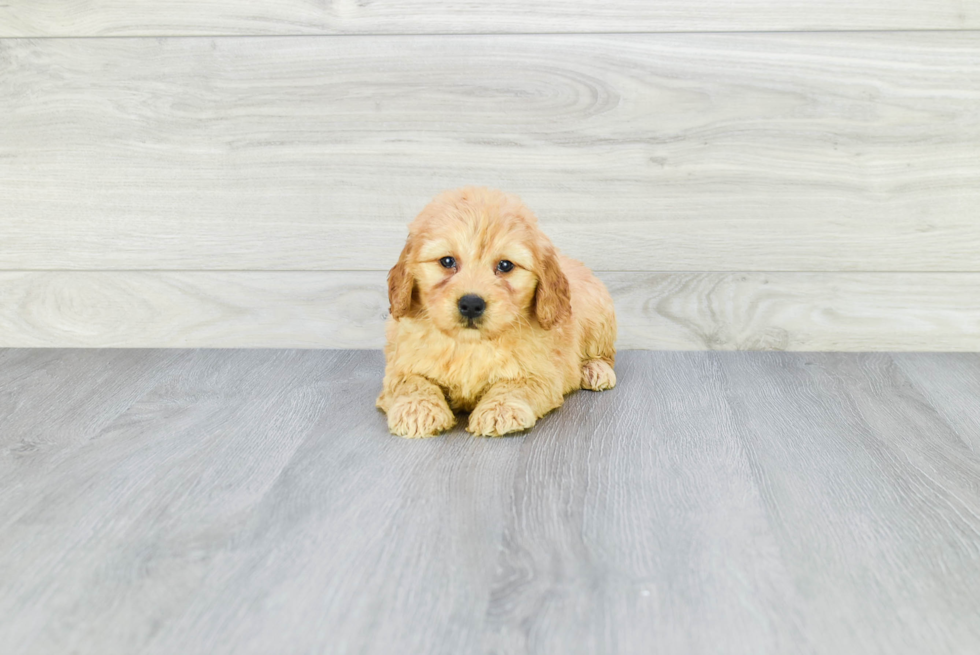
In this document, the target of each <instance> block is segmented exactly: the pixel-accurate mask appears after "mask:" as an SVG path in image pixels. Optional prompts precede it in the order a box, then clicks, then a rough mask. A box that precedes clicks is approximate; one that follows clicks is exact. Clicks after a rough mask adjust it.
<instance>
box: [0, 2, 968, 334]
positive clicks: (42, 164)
mask: <svg viewBox="0 0 980 655" xmlns="http://www.w3.org/2000/svg"><path fill="white" fill-rule="evenodd" d="M859 4H860V5H861V6H860V7H857V6H852V4H850V3H846V4H845V3H842V2H823V3H818V2H790V3H785V2H784V3H776V2H774V1H773V2H764V1H762V0H756V1H753V2H742V3H736V4H735V5H733V4H732V3H727V2H726V3H721V2H720V0H699V1H697V2H683V3H682V2H679V1H678V0H674V1H672V2H661V3H646V2H642V3H641V2H635V1H630V2H613V3H586V2H571V3H569V2H562V3H558V2H552V1H551V0H538V1H536V2H524V3H509V4H508V3H507V2H503V3H494V4H493V5H479V4H473V3H463V4H458V5H457V4H456V3H432V2H422V0H415V1H413V2H409V1H403V2H395V3H384V4H381V3H349V4H348V3H332V4H331V3H327V4H326V6H325V5H323V4H321V3H308V2H299V1H292V2H272V1H271V0H270V1H266V2H248V1H242V2H235V3H232V2H227V1H211V2H195V3H190V2H150V1H147V0H143V1H142V2H136V3H125V4H124V3H114V2H68V3H64V2H60V3H53V2H26V1H14V2H8V3H5V4H4V5H3V6H2V7H0V36H5V37H8V38H0V117H2V120H0V271H3V272H0V345H4V346H31V345H35V346H68V345H77V346H125V347H130V346H217V347H221V346H250V347H261V346H269V347H288V346H305V347H378V346H380V343H381V334H382V332H381V326H382V322H383V318H384V312H385V307H386V302H385V299H384V283H383V279H384V274H383V271H384V270H386V269H387V268H388V267H389V266H390V265H391V263H392V262H393V261H394V259H395V257H396V256H397V252H398V250H399V248H400V246H401V243H402V240H403V239H404V235H405V224H406V223H407V222H408V220H410V219H411V218H412V217H413V216H414V214H415V213H416V212H417V211H418V210H419V209H420V208H421V207H422V206H423V205H424V204H425V202H426V201H427V200H428V199H429V197H431V196H432V195H434V194H435V193H437V192H438V191H440V190H442V189H445V188H451V187H456V186H460V185H462V184H487V185H491V186H498V187H500V188H504V189H506V190H508V191H512V192H515V193H519V194H520V195H522V196H523V197H524V198H525V200H526V201H527V202H528V204H529V205H530V206H531V207H532V208H533V209H534V210H535V211H536V212H537V213H538V215H539V217H540V219H541V222H542V225H543V226H544V227H545V229H546V231H548V232H549V233H550V234H551V235H552V237H553V239H554V241H555V242H556V243H557V244H558V245H559V246H560V247H562V249H563V250H565V251H566V252H568V253H569V254H571V255H573V256H576V257H578V258H580V259H582V260H584V261H585V262H586V263H587V264H589V265H590V266H592V267H593V268H594V269H596V270H597V271H600V274H601V275H602V276H603V278H604V279H606V281H607V283H608V284H609V286H610V289H611V290H612V292H613V294H614V296H615V298H616V301H617V308H618V312H619V315H620V322H621V325H622V328H621V332H622V336H621V340H620V347H623V348H684V349H690V348H780V349H796V350H807V349H809V350H903V349H910V350H912V349H914V350H980V111H978V107H980V31H973V30H980V18H978V17H980V2H920V3H900V5H902V6H898V5H896V4H895V3H883V2H879V3H859ZM905 5H907V6H905ZM488 7H492V8H493V11H490V9H488ZM926 28H928V29H931V30H934V31H921V30H922V29H926ZM765 30H792V32H789V33H786V32H779V33H775V32H772V33H765V32H764V31H765ZM814 30H829V31H822V32H815V31H814ZM854 30H871V31H863V32H858V31H854ZM895 30H914V31H895ZM678 31H680V32H684V33H665V32H678ZM717 31H721V32H722V33H708V32H717ZM599 32H632V33H630V34H599ZM339 33H343V34H347V35H346V36H338V35H337V34H339ZM200 35H214V36H200ZM241 35H250V36H241ZM286 35H291V36H288V38H287V37H286ZM65 36H70V37H84V38H61V37H65ZM108 36H128V37H132V38H106V37H108ZM9 37H31V38H9ZM164 37H165V38H164Z"/></svg>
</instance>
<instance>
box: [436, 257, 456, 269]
mask: <svg viewBox="0 0 980 655" xmlns="http://www.w3.org/2000/svg"><path fill="white" fill-rule="evenodd" d="M439 263H440V264H442V267H443V268H456V260H455V259H454V258H452V257H443V258H442V259H440V260H439Z"/></svg>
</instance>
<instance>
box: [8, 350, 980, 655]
mask: <svg viewBox="0 0 980 655" xmlns="http://www.w3.org/2000/svg"><path fill="white" fill-rule="evenodd" d="M382 364H383V363H382V357H381V354H380V353H378V352H349V351H261V350H260V351H229V350H224V351H207V350H205V351H140V350H133V351H96V350H87V351H71V350H42V351H36V350H35V351H17V350H7V351H0V389H3V393H2V394H0V453H2V457H0V479H2V480H4V484H3V486H2V487H0V528H2V529H0V582H2V584H0V640H2V642H3V643H4V645H5V648H4V651H5V653H9V654H10V655H21V654H34V653H50V652H73V653H79V654H88V653H92V654H96V653H98V654H99V655H102V654H110V655H111V654H113V653H132V652H143V653H175V652H180V653H268V652H272V651H275V652H357V653H379V654H380V653H383V654H387V653H391V652H394V651H399V652H401V651H405V652H419V653H421V652H425V653H463V652H466V653H471V652H473V653H475V652H494V653H557V652H560V653H569V654H577V653H599V652H601V653H610V654H615V653H636V652H652V651H653V650H658V651H662V652H685V653H694V654H700V653H705V654H707V653H711V654H714V653H745V654H750V653H751V654H753V655H756V654H767V653H786V652H806V653H814V654H816V655H823V654H827V655H831V654H833V655H836V654H837V653H841V652H848V653H856V654H859V655H863V654H865V653H869V654H870V653H885V652H887V653H895V654H898V655H904V654H909V655H912V654H914V655H932V654H936V655H939V654H946V653H968V652H974V651H976V650H977V649H980V621H977V613H976V607H977V606H978V604H980V595H978V594H980V591H978V588H977V586H976V584H974V581H975V580H976V579H977V577H978V576H980V485H978V484H977V480H978V479H980V454H978V452H977V451H976V450H971V449H969V448H966V447H964V443H963V441H962V436H963V435H962V432H961V430H962V429H963V428H964V427H965V426H966V424H965V423H963V422H960V423H959V424H958V425H955V424H953V423H950V422H949V421H948V420H947V419H948V416H947V415H946V414H945V413H944V411H943V410H942V409H940V406H938V405H935V404H933V402H932V400H931V398H930V396H929V395H927V394H926V393H923V391H922V390H923V389H924V388H926V386H928V385H929V384H935V383H941V384H942V385H944V387H945V388H947V389H950V390H954V391H956V392H958V393H969V392H970V390H971V389H972V387H971V386H970V385H971V384H972V382H971V381H970V379H969V376H964V375H963V372H964V371H966V370H968V369H972V370H973V371H976V370H977V367H980V357H978V356H977V355H968V354H960V355H955V356H954V355H948V354H942V355H923V354H919V355H915V356H911V355H909V356H906V355H901V356H899V357H898V358H895V357H891V356H889V355H887V354H878V355H869V354H849V355H848V354H817V353H809V354H790V353H704V352H702V353H650V352H630V353H624V354H623V355H622V357H621V358H620V359H619V361H618V363H617V369H618V373H619V381H620V384H619V386H618V387H617V388H616V389H614V390H612V391H609V392H604V393H598V394H595V393H586V392H579V393H577V394H573V395H572V396H571V397H569V399H568V401H567V402H566V404H565V406H564V407H563V408H561V409H559V410H558V411H557V412H555V413H553V414H551V415H549V416H548V417H546V418H545V419H543V420H542V421H541V422H540V423H539V424H538V426H537V427H536V428H535V429H533V430H532V431H531V432H529V433H527V434H526V435H522V436H517V437H513V438H504V439H479V438H473V437H470V436H469V435H467V434H465V433H463V432H462V431H461V430H460V429H457V430H455V431H453V432H451V433H450V434H448V435H446V436H443V437H440V438H435V439H430V440H422V441H419V440H411V441H409V440H401V439H397V438H394V437H391V436H389V435H388V434H387V432H386V430H385V422H384V418H383V416H382V415H381V414H380V413H379V412H378V411H377V410H376V409H375V408H374V405H373V398H374V395H375V394H376V392H377V389H378V385H379V384H380V379H381V374H382ZM909 364H911V366H909ZM922 366H924V367H925V368H921V367H922ZM944 366H951V370H952V373H951V375H949V376H947V377H945V379H942V380H941V382H940V378H941V377H942V375H941V373H939V371H940V369H941V368H942V367H944ZM927 369H929V370H927ZM919 370H921V371H923V373H922V374H921V375H920V374H919V372H917V371H919ZM924 385H925V386H924ZM53 399H57V401H58V402H60V403H61V406H60V407H56V408H53V407H52V400H53ZM52 409H54V410H55V411H51V410H52ZM73 415H76V416H77V422H75V421H73V420H72V417H73ZM972 420H973V421H974V422H973V426H974V428H972V429H974V430H975V427H976V425H977V424H978V416H977V415H976V414H975V413H974V414H973V419H972Z"/></svg>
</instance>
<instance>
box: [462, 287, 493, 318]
mask: <svg viewBox="0 0 980 655" xmlns="http://www.w3.org/2000/svg"><path fill="white" fill-rule="evenodd" d="M458 305H459V313H460V314H462V315H463V317H464V318H468V319H471V320H472V319H474V318H480V317H481V316H483V310H485V309H486V308H487V303H486V301H485V300H483V298H481V297H480V296H478V295H476V294H475V293H468V294H466V295H465V296H463V297H462V298H460V299H459V303H458Z"/></svg>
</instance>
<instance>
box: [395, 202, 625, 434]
mask: <svg viewBox="0 0 980 655" xmlns="http://www.w3.org/2000/svg"><path fill="white" fill-rule="evenodd" d="M408 232H409V234H408V241H407V242H406V243H405V249H404V250H402V253H401V256H400V257H399V258H398V263H397V264H395V266H394V268H392V269H391V272H390V273H389V274H388V299H389V301H390V303H391V319H390V320H389V321H388V326H387V337H388V344H387V346H386V347H385V358H386V361H387V366H386V368H385V378H384V388H383V390H382V391H381V395H380V396H379V397H378V403H377V404H378V407H379V408H381V409H383V410H384V411H385V412H387V414H388V427H389V428H390V429H391V432H392V433H393V434H397V435H400V436H403V437H428V436H432V435H434V434H436V433H438V432H441V431H443V430H447V429H449V428H451V427H452V426H453V425H454V424H455V423H456V416H455V414H454V413H453V412H454V411H468V412H470V418H469V425H468V426H467V428H466V429H467V430H469V431H470V432H472V433H474V434H480V435H487V436H499V435H502V434H506V433H508V432H516V431H518V430H526V429H527V428H530V427H531V426H532V425H534V422H535V421H537V420H538V418H540V417H542V416H544V415H545V414H547V413H548V412H549V411H551V410H552V409H554V408H556V407H558V406H560V405H561V404H562V401H563V400H564V396H565V394H567V393H569V392H570V391H572V390H574V389H579V388H581V389H592V390H593V391H601V390H603V389H610V388H612V387H613V386H615V384H616V374H615V373H614V372H613V368H612V367H613V363H614V360H615V357H616V348H615V345H614V344H615V341H616V316H615V313H614V310H613V302H612V298H610V297H609V292H608V291H606V287H605V286H603V284H602V282H600V281H599V280H598V279H596V278H595V277H594V276H593V275H592V272H591V271H589V269H587V268H586V267H585V266H583V265H582V264H581V263H579V262H577V261H575V260H573V259H568V258H567V257H563V256H561V255H559V254H558V252H557V251H556V250H555V248H554V246H552V245H551V242H550V241H549V240H548V237H546V236H545V235H544V234H543V233H542V232H541V231H540V230H539V229H538V226H537V218H536V217H535V216H534V214H533V213H531V211H530V210H529V209H528V208H527V207H525V206H524V204H523V203H522V202H521V201H520V199H518V198H517V197H515V196H511V195H507V194H504V193H502V192H500V191H495V190H491V189H481V188H466V189H460V190H458V191H449V192H446V193H444V194H442V195H440V196H438V197H437V198H436V199H435V200H433V201H432V202H431V203H430V204H429V205H428V206H427V207H426V208H425V209H423V210H422V213H421V214H419V215H418V217H417V218H416V219H415V220H414V221H413V222H412V224H411V225H409V228H408Z"/></svg>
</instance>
